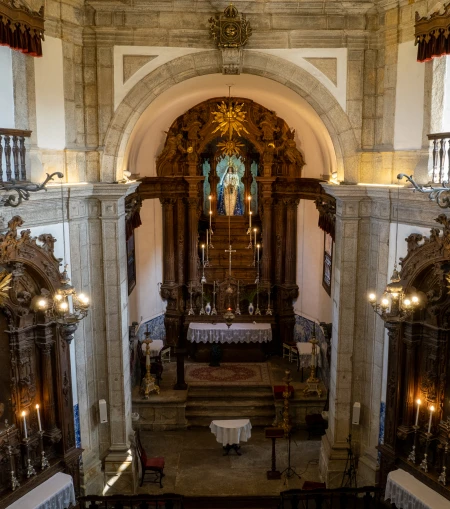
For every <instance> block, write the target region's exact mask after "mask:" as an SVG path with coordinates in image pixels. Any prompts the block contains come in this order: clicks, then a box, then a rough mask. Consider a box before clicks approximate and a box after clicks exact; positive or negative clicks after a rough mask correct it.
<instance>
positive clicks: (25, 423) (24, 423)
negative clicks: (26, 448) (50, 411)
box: [22, 412, 28, 438]
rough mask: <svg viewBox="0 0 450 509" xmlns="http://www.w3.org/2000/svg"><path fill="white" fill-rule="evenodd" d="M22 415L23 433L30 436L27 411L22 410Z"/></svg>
mask: <svg viewBox="0 0 450 509" xmlns="http://www.w3.org/2000/svg"><path fill="white" fill-rule="evenodd" d="M22 417H23V434H24V436H25V438H28V433H27V418H26V417H25V412H22Z"/></svg>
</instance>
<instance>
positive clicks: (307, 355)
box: [297, 341, 322, 368]
mask: <svg viewBox="0 0 450 509" xmlns="http://www.w3.org/2000/svg"><path fill="white" fill-rule="evenodd" d="M297 350H298V355H299V360H298V363H299V364H298V365H299V367H300V368H309V367H310V366H311V352H312V343H310V342H309V341H306V342H300V341H299V342H297ZM316 354H317V355H316V357H317V366H318V367H319V368H320V367H321V366H322V356H321V355H320V348H319V345H317V347H316Z"/></svg>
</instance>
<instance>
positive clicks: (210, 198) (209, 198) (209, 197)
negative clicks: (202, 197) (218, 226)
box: [208, 195, 212, 212]
mask: <svg viewBox="0 0 450 509" xmlns="http://www.w3.org/2000/svg"><path fill="white" fill-rule="evenodd" d="M208 200H209V211H210V212H211V200H212V196H211V195H209V196H208Z"/></svg>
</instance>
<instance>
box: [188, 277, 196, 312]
mask: <svg viewBox="0 0 450 509" xmlns="http://www.w3.org/2000/svg"><path fill="white" fill-rule="evenodd" d="M193 293H194V290H193V288H192V281H191V282H190V283H189V311H188V315H190V316H192V315H195V312H194V308H193V307H192V294H193Z"/></svg>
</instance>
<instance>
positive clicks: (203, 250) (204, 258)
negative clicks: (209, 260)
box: [202, 244, 205, 265]
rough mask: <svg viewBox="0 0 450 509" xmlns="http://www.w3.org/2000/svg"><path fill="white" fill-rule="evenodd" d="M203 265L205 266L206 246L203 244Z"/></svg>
mask: <svg viewBox="0 0 450 509" xmlns="http://www.w3.org/2000/svg"><path fill="white" fill-rule="evenodd" d="M202 265H205V244H202Z"/></svg>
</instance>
